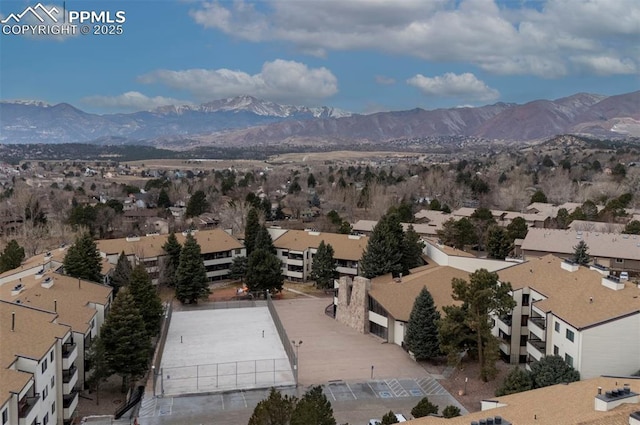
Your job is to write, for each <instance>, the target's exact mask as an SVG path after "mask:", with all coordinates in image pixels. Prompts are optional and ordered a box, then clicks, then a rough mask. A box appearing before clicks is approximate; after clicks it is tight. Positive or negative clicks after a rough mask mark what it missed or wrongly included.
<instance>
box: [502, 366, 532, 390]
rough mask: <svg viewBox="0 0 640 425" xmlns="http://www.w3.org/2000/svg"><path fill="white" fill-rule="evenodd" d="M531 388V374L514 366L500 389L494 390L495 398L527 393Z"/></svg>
mask: <svg viewBox="0 0 640 425" xmlns="http://www.w3.org/2000/svg"><path fill="white" fill-rule="evenodd" d="M532 388H533V379H531V372H528V371H526V370H523V369H521V368H519V367H517V366H516V367H514V368H513V369H512V370H511V372H509V374H508V375H507V376H505V378H504V382H503V383H502V385H501V386H500V388H498V389H497V390H496V397H502V396H503V395H509V394H515V393H520V392H522V391H529V390H530V389H532Z"/></svg>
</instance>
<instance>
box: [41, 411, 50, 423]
mask: <svg viewBox="0 0 640 425" xmlns="http://www.w3.org/2000/svg"><path fill="white" fill-rule="evenodd" d="M48 423H49V414H48V413H47V414H46V415H44V417H43V418H42V425H47V424H48Z"/></svg>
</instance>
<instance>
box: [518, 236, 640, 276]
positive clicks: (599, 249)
mask: <svg viewBox="0 0 640 425" xmlns="http://www.w3.org/2000/svg"><path fill="white" fill-rule="evenodd" d="M580 241H584V242H585V243H586V244H587V246H588V247H589V255H591V258H592V260H593V262H594V263H596V264H599V265H600V266H602V267H605V268H608V269H610V270H612V271H615V272H619V271H627V272H636V273H640V236H639V235H624V234H618V233H602V232H598V231H582V230H571V229H569V230H555V229H529V232H528V233H527V236H526V237H525V238H524V241H523V242H522V246H521V250H522V254H523V255H524V258H525V259H530V258H536V257H541V256H544V255H547V254H554V255H558V256H561V257H570V256H572V255H573V253H574V247H575V246H576V245H577V244H578V243H579V242H580Z"/></svg>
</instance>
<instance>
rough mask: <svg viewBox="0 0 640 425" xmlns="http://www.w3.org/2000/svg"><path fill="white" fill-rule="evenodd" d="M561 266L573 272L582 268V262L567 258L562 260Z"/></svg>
mask: <svg viewBox="0 0 640 425" xmlns="http://www.w3.org/2000/svg"><path fill="white" fill-rule="evenodd" d="M560 267H561V268H562V270H566V271H568V272H570V273H573V272H577V271H578V270H579V269H580V264H578V263H576V262H575V261H572V260H570V259H568V258H567V259H565V260H562V262H561V263H560Z"/></svg>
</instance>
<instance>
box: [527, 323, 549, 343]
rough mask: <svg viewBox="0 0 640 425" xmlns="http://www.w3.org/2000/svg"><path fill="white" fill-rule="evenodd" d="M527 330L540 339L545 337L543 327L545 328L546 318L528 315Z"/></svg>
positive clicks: (542, 339)
mask: <svg viewBox="0 0 640 425" xmlns="http://www.w3.org/2000/svg"><path fill="white" fill-rule="evenodd" d="M528 326H529V332H531V333H532V334H533V335H535V336H536V337H537V338H539V339H540V340H541V341H545V340H546V339H547V334H546V332H545V329H547V319H545V318H544V317H529V321H528Z"/></svg>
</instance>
